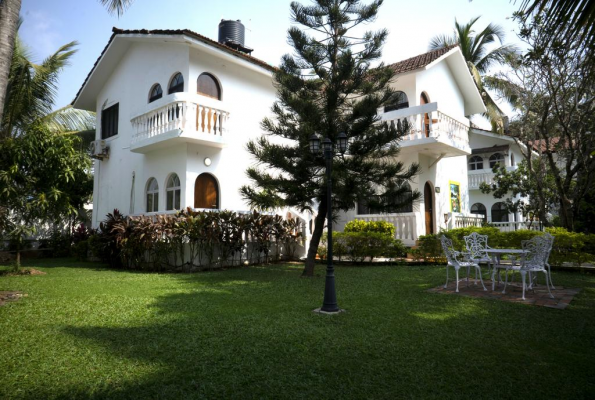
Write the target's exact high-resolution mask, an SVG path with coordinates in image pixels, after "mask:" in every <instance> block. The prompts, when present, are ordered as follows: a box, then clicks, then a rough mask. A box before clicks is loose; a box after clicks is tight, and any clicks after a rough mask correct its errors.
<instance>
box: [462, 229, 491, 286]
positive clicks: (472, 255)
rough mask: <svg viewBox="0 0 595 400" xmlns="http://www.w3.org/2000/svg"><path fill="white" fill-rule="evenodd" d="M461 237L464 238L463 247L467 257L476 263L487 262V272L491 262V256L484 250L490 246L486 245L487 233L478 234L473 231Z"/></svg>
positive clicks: (489, 269)
mask: <svg viewBox="0 0 595 400" xmlns="http://www.w3.org/2000/svg"><path fill="white" fill-rule="evenodd" d="M463 239H465V247H466V248H467V254H468V256H469V259H470V260H471V261H475V262H476V263H486V264H488V274H489V273H490V271H491V266H492V264H493V262H492V258H491V257H490V256H489V254H488V253H487V252H486V250H487V249H489V248H490V246H488V235H480V234H479V233H477V232H473V233H471V234H470V235H469V236H465V237H463ZM476 279H477V277H476Z"/></svg>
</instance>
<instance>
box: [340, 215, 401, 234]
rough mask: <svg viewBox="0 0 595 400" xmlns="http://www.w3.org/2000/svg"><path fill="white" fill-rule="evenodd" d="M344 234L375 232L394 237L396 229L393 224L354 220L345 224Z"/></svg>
mask: <svg viewBox="0 0 595 400" xmlns="http://www.w3.org/2000/svg"><path fill="white" fill-rule="evenodd" d="M343 231H344V232H346V233H350V232H375V233H381V234H383V235H386V236H389V237H391V238H392V237H395V232H396V228H395V226H394V225H393V224H391V223H390V222H386V221H369V222H366V221H362V220H359V219H354V220H353V221H349V222H348V223H347V224H345V228H344V229H343Z"/></svg>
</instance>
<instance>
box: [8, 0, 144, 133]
mask: <svg viewBox="0 0 595 400" xmlns="http://www.w3.org/2000/svg"><path fill="white" fill-rule="evenodd" d="M99 1H100V2H101V4H102V5H104V6H105V7H106V8H107V10H108V12H109V13H110V14H117V16H118V17H120V16H121V15H122V14H123V13H124V11H125V10H126V9H127V8H128V7H129V6H130V5H131V4H132V2H133V1H134V0H99ZM20 11H21V0H0V125H1V122H2V121H3V120H4V117H3V113H4V110H5V107H6V96H7V94H6V93H7V91H8V87H9V76H10V71H11V65H12V62H13V52H14V48H15V46H16V40H17V31H18V28H19V26H20V24H21V22H20V19H19V13H20ZM52 105H53V103H52ZM63 113H66V114H69V113H70V111H68V110H67V109H62V110H59V111H58V112H57V114H63ZM55 117H56V119H57V121H59V120H60V119H65V120H68V119H69V117H68V116H62V117H60V116H58V115H55ZM63 122H64V121H63ZM78 130H82V129H78ZM5 132H6V131H2V130H1V129H0V140H2V139H3V138H5V136H3V135H2V134H3V133H5Z"/></svg>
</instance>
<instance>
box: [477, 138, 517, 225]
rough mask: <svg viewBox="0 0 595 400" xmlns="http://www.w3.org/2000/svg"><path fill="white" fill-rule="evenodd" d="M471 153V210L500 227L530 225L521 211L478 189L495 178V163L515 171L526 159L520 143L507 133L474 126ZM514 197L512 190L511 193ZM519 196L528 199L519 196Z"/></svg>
mask: <svg viewBox="0 0 595 400" xmlns="http://www.w3.org/2000/svg"><path fill="white" fill-rule="evenodd" d="M469 143H470V146H471V149H472V151H471V155H469V156H468V166H467V168H468V171H469V204H470V205H471V212H472V213H474V214H481V215H483V216H484V218H485V220H486V222H489V223H490V224H491V225H494V226H497V227H500V229H501V230H514V229H520V228H527V227H528V222H527V221H525V218H524V217H523V215H522V214H521V213H514V214H512V213H508V212H507V211H506V209H505V207H504V203H503V200H504V199H496V198H494V197H493V196H492V195H491V194H484V193H482V192H481V190H480V189H479V187H480V185H481V183H487V184H491V183H492V182H493V180H494V173H493V172H492V168H493V167H494V165H495V164H496V163H498V164H499V165H503V166H504V167H505V168H506V169H507V170H508V171H514V170H516V169H517V168H518V164H519V163H520V162H521V161H522V160H523V153H522V152H521V148H520V147H519V144H517V143H516V142H515V140H514V139H513V138H511V137H509V136H506V135H499V134H496V133H493V132H490V131H486V130H482V129H478V128H475V127H474V128H472V129H471V132H470V134H469ZM510 197H512V194H510ZM516 200H522V201H528V199H524V198H521V197H520V196H517V197H516V198H515V201H516Z"/></svg>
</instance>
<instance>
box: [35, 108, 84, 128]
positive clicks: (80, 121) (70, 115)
mask: <svg viewBox="0 0 595 400" xmlns="http://www.w3.org/2000/svg"><path fill="white" fill-rule="evenodd" d="M41 121H42V122H43V123H44V124H46V125H47V127H48V128H49V129H50V131H52V132H55V133H72V132H79V131H89V130H93V131H94V130H95V113H92V112H89V111H86V110H79V109H76V108H72V106H66V107H62V108H60V109H58V110H56V111H53V112H51V113H49V114H47V115H46V116H44V117H43V118H41Z"/></svg>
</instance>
